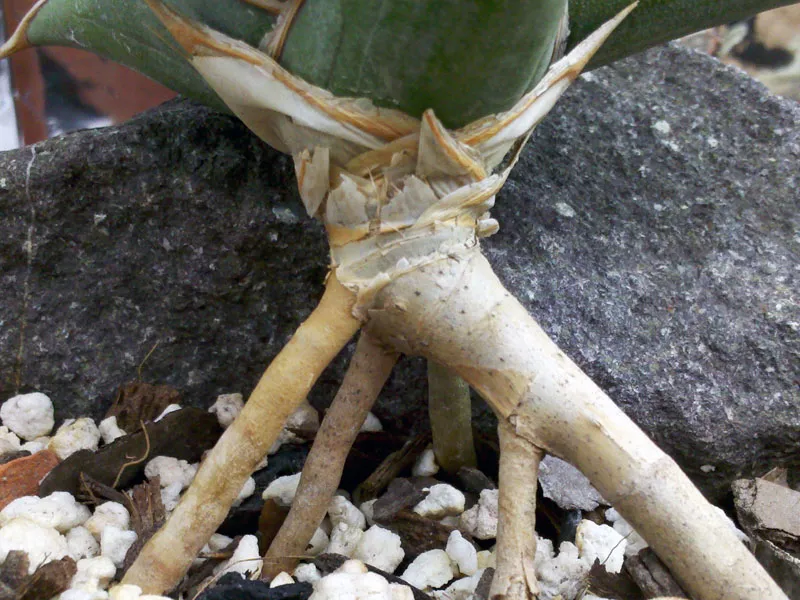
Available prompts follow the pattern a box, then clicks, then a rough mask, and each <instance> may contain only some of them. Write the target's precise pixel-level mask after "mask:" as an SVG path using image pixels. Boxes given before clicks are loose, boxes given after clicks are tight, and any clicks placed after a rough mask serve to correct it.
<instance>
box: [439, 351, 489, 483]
mask: <svg viewBox="0 0 800 600" xmlns="http://www.w3.org/2000/svg"><path fill="white" fill-rule="evenodd" d="M428 414H429V415H430V419H431V433H432V435H433V452H434V454H435V455H436V462H437V463H439V465H440V466H441V467H442V468H443V469H444V470H445V471H447V472H448V473H453V474H455V473H456V472H458V470H459V469H460V468H461V467H475V466H477V464H478V460H477V458H476V457H475V444H474V442H473V439H472V403H471V402H470V397H469V385H467V382H466V381H464V380H463V379H461V377H459V376H458V375H457V374H456V373H454V372H453V371H451V370H450V369H448V368H447V367H443V366H442V365H440V364H438V363H436V362H434V361H432V360H429V361H428Z"/></svg>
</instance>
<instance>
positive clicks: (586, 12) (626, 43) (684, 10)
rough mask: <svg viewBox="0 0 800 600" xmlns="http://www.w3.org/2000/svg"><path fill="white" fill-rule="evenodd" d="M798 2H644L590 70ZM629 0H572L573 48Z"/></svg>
mask: <svg viewBox="0 0 800 600" xmlns="http://www.w3.org/2000/svg"><path fill="white" fill-rule="evenodd" d="M796 1H797V0H641V1H640V2H639V6H638V8H637V9H636V10H635V11H633V13H631V16H630V17H628V18H627V19H626V20H625V22H624V23H622V25H620V26H619V28H618V29H617V30H616V31H615V32H614V33H613V34H612V36H611V37H610V38H609V40H608V41H607V42H606V44H605V45H604V46H603V47H602V48H601V49H600V51H599V52H598V53H597V54H596V55H595V57H594V59H592V62H591V63H590V68H592V67H599V66H602V65H607V64H609V63H612V62H614V61H615V60H619V59H620V58H624V57H626V56H630V55H631V54H636V53H637V52H641V51H642V50H646V49H647V48H651V47H653V46H657V45H659V44H663V43H664V42H667V41H669V40H674V39H676V38H679V37H682V36H684V35H688V34H690V33H693V32H695V31H700V30H702V29H707V28H709V27H714V26H717V25H722V24H725V23H730V22H731V21H736V20H739V19H744V18H747V17H750V16H752V15H754V14H756V13H759V12H762V11H765V10H770V9H772V8H777V7H779V6H786V5H788V4H794V3H795V2H796ZM628 3H629V2H628V0H570V3H569V9H570V27H571V29H572V31H571V33H570V37H569V47H570V48H571V47H574V46H575V45H576V44H578V42H580V41H581V40H583V39H585V38H586V36H588V35H589V34H590V33H591V32H592V31H594V30H595V29H596V28H597V27H599V26H600V25H601V24H602V23H604V22H605V21H607V20H608V19H609V18H611V17H612V16H613V15H615V14H616V13H617V12H619V11H620V10H621V9H622V8H624V7H625V6H627V4H628Z"/></svg>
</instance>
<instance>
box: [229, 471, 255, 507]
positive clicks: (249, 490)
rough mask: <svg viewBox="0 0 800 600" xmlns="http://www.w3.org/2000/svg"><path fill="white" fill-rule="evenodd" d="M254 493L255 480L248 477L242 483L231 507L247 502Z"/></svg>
mask: <svg viewBox="0 0 800 600" xmlns="http://www.w3.org/2000/svg"><path fill="white" fill-rule="evenodd" d="M255 491H256V480H255V479H253V478H252V477H248V478H247V481H245V482H244V485H243V486H242V489H241V491H240V492H239V495H238V496H236V500H234V501H233V506H239V505H240V504H241V503H242V502H244V501H245V500H247V499H248V498H249V497H250V496H252V495H253V493H254V492H255Z"/></svg>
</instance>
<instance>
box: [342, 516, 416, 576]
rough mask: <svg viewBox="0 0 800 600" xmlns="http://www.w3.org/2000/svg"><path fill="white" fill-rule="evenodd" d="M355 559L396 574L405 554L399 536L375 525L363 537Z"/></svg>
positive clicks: (357, 547)
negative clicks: (395, 571)
mask: <svg viewBox="0 0 800 600" xmlns="http://www.w3.org/2000/svg"><path fill="white" fill-rule="evenodd" d="M353 557H354V558H357V559H359V560H362V561H364V562H365V563H367V564H368V565H370V566H372V567H375V568H376V569H380V570H381V571H385V572H386V573H394V570H395V569H396V568H397V567H398V566H399V565H400V563H401V562H403V558H404V557H405V552H404V551H403V547H402V543H401V540H400V536H399V535H397V534H396V533H394V532H393V531H389V530H388V529H384V528H383V527H379V526H378V525H373V526H372V527H370V528H369V529H367V530H366V531H365V532H364V534H363V535H362V536H361V539H360V540H359V541H358V544H357V545H356V549H355V552H354V553H353Z"/></svg>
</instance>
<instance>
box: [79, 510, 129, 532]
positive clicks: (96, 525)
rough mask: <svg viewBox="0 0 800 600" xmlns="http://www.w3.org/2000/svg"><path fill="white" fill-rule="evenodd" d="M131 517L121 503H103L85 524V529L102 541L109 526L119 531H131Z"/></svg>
mask: <svg viewBox="0 0 800 600" xmlns="http://www.w3.org/2000/svg"><path fill="white" fill-rule="evenodd" d="M130 524H131V515H130V513H129V512H128V509H127V508H125V507H124V506H123V505H122V504H120V503H119V502H103V503H102V504H100V505H98V506H97V508H95V509H94V514H93V515H92V516H91V517H89V519H88V520H87V521H86V523H84V527H86V529H88V530H89V532H90V533H91V534H92V535H93V536H94V538H95V539H96V540H99V539H100V536H101V535H102V533H103V529H105V528H106V527H107V526H108V525H114V526H115V527H117V528H119V529H129V528H130Z"/></svg>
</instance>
